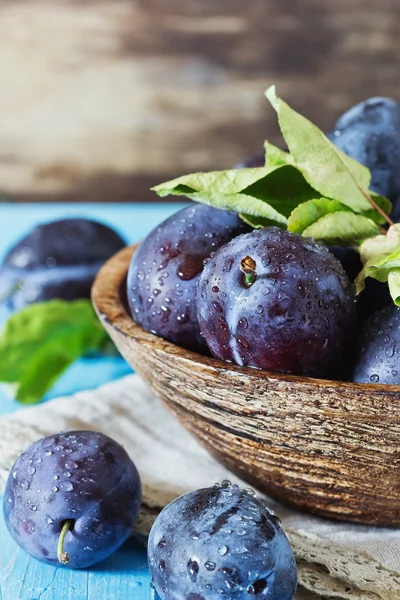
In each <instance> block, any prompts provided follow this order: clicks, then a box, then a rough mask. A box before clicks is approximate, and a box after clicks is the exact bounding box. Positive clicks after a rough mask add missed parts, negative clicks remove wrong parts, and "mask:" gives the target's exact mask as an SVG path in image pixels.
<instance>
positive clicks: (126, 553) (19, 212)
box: [0, 203, 184, 600]
mask: <svg viewBox="0 0 400 600" xmlns="http://www.w3.org/2000/svg"><path fill="white" fill-rule="evenodd" d="M182 206H184V204H182V205H177V204H170V203H163V204H139V205H118V204H113V205H66V204H59V205H48V204H45V205H38V204H36V205H28V206H26V205H24V206H22V205H8V204H0V233H1V235H0V261H1V257H2V256H3V255H4V253H5V252H6V251H7V249H8V248H9V246H10V245H11V244H13V243H14V242H15V240H16V239H17V238H18V237H21V236H23V235H24V234H25V233H26V232H27V231H28V230H29V229H30V228H31V227H33V226H34V225H35V224H37V223H40V222H44V221H51V220H53V219H57V218H62V217H68V216H69V217H72V216H82V217H88V218H93V219H98V220H101V221H103V222H106V223H109V224H111V225H112V226H113V227H115V228H116V229H117V230H118V231H120V232H121V233H122V235H124V236H125V238H126V239H127V240H128V242H130V243H134V242H137V241H139V240H140V239H142V238H143V237H144V236H145V235H146V234H147V233H148V232H149V231H150V230H151V229H152V228H153V227H155V225H157V224H158V223H159V222H161V221H162V220H163V219H165V218H167V217H168V216H169V215H170V214H172V213H173V212H175V211H176V210H178V209H179V208H181V207H182ZM4 316H5V313H4V312H3V314H1V313H0V321H1V319H2V318H4ZM127 372H129V368H128V367H127V366H126V364H125V363H124V362H123V361H122V360H115V359H114V360H112V359H107V360H105V359H91V360H90V361H88V360H85V361H79V362H78V363H76V364H75V365H74V366H73V367H71V369H69V370H68V371H67V372H66V373H65V375H64V376H63V377H62V378H61V379H60V381H59V382H58V383H57V385H56V386H55V387H54V388H53V390H52V391H51V393H50V394H48V396H47V397H46V399H48V398H52V397H54V396H58V395H64V394H70V393H73V392H75V391H78V390H79V389H82V382H84V386H85V389H91V388H93V387H96V386H97V385H100V384H101V383H104V382H105V381H110V380H112V379H115V378H117V377H120V376H122V375H124V374H126V373H127ZM13 410H23V408H21V406H20V405H19V404H17V403H15V402H13V401H11V400H9V399H7V398H6V396H5V395H4V394H2V392H1V391H0V414H5V413H6V412H10V411H13ZM0 502H2V498H1V497H0ZM151 597H152V594H151V590H150V586H149V573H148V569H147V558H146V553H145V550H144V549H143V547H141V546H140V545H139V544H138V543H137V542H135V541H134V540H129V541H128V542H126V543H125V544H124V545H123V546H122V548H120V549H119V550H118V551H117V552H116V553H115V554H114V555H113V556H111V557H110V558H109V559H108V560H106V561H104V562H103V563H101V564H100V565H97V566H95V567H93V568H92V569H89V570H84V571H71V570H69V569H64V568H54V567H50V566H47V565H44V564H42V563H40V562H39V561H36V560H35V559H33V558H30V557H29V556H28V555H26V554H25V553H24V552H23V551H22V550H21V549H20V548H19V547H18V546H17V545H16V544H15V542H14V541H13V540H12V539H11V537H10V535H9V533H8V531H7V529H6V526H5V523H4V519H3V514H2V511H0V600H114V599H115V600H119V599H121V600H122V599H123V600H130V599H132V600H150V599H151Z"/></svg>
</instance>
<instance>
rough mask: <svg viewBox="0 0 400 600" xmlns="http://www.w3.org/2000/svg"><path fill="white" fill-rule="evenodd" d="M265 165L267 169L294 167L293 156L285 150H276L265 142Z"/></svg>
mask: <svg viewBox="0 0 400 600" xmlns="http://www.w3.org/2000/svg"><path fill="white" fill-rule="evenodd" d="M264 149H265V164H266V165H268V166H269V167H278V166H281V165H295V162H294V159H293V156H291V155H290V154H289V152H285V150H281V149H280V148H277V147H276V146H274V145H273V144H270V143H269V142H265V144H264Z"/></svg>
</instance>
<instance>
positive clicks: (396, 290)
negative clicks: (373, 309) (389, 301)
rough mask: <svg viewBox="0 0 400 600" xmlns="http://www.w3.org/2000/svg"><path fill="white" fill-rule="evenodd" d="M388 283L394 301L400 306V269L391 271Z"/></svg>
mask: <svg viewBox="0 0 400 600" xmlns="http://www.w3.org/2000/svg"><path fill="white" fill-rule="evenodd" d="M388 283H389V291H390V295H391V297H392V298H393V301H394V303H395V304H396V305H397V306H400V269H393V270H392V271H389V274H388Z"/></svg>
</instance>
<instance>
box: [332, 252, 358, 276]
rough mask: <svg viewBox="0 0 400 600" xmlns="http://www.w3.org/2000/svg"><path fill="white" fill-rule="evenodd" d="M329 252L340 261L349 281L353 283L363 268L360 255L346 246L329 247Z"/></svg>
mask: <svg viewBox="0 0 400 600" xmlns="http://www.w3.org/2000/svg"><path fill="white" fill-rule="evenodd" d="M329 251H330V252H332V254H333V255H334V256H336V258H337V259H338V260H340V262H341V263H342V267H343V269H344V270H345V271H346V275H347V277H348V278H349V279H350V281H354V279H355V278H356V277H357V275H358V274H359V272H360V271H361V269H362V267H363V266H362V262H361V258H360V253H359V252H358V251H357V250H356V249H355V248H351V247H347V246H330V247H329Z"/></svg>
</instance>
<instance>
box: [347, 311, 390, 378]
mask: <svg viewBox="0 0 400 600" xmlns="http://www.w3.org/2000/svg"><path fill="white" fill-rule="evenodd" d="M399 359H400V308H398V307H397V306H395V305H394V304H393V303H392V305H391V306H387V307H385V308H383V309H381V310H377V311H375V312H374V313H373V314H372V315H371V316H370V318H369V319H368V320H367V321H366V322H365V324H364V326H363V328H362V329H361V332H360V336H359V341H358V355H357V359H356V363H355V366H354V372H353V381H356V382H358V383H386V384H389V385H399V384H400V361H399Z"/></svg>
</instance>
